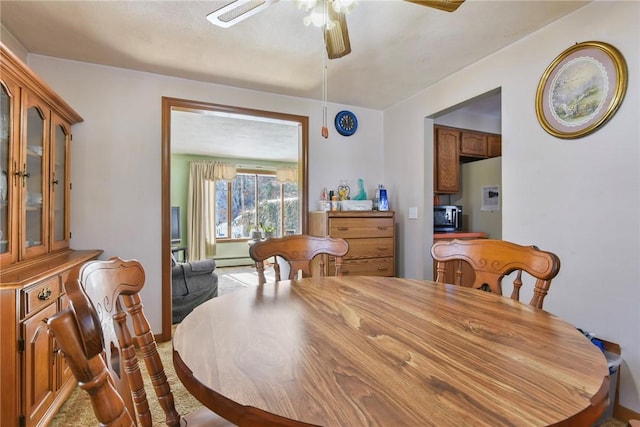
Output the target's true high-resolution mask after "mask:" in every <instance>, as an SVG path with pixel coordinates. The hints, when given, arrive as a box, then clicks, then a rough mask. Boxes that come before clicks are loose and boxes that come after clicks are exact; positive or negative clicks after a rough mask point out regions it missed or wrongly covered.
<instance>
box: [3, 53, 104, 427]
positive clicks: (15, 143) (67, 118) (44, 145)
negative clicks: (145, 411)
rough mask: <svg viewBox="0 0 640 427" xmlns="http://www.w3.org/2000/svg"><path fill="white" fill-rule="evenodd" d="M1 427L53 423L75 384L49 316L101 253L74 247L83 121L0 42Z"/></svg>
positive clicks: (59, 308)
mask: <svg viewBox="0 0 640 427" xmlns="http://www.w3.org/2000/svg"><path fill="white" fill-rule="evenodd" d="M0 66H1V67H0V107H1V108H0V322H1V323H0V384H2V393H1V394H0V425H1V426H3V427H4V426H7V427H32V426H44V425H49V424H50V422H51V418H52V417H53V415H55V413H56V412H57V410H58V409H59V408H60V406H62V403H63V402H64V401H65V400H66V398H67V397H68V396H69V394H70V393H71V391H72V390H73V388H74V387H75V384H76V382H75V381H74V380H73V378H72V375H71V371H70V370H69V369H68V367H67V365H66V362H65V359H64V357H63V356H62V354H60V352H59V351H58V348H57V346H56V341H55V340H54V339H53V338H51V337H50V336H49V333H48V328H47V319H48V318H49V317H51V316H52V315H54V314H55V313H57V312H58V311H60V310H62V309H64V308H65V307H66V305H67V299H66V297H65V291H64V283H65V281H66V280H67V278H68V277H69V276H70V275H72V274H74V272H76V271H77V270H78V268H79V266H81V265H82V264H84V263H85V262H87V261H89V260H92V259H96V258H97V257H98V256H99V255H100V254H101V253H102V251H100V250H89V251H76V250H72V249H70V242H71V220H70V210H71V209H70V197H71V161H70V160H71V156H70V148H71V139H72V135H71V127H72V126H73V125H74V124H75V123H78V122H81V121H82V117H80V115H78V113H76V112H75V111H74V110H73V109H72V108H71V107H70V106H69V105H68V104H67V103H66V102H65V101H64V100H63V99H62V98H60V97H59V96H58V95H57V94H56V93H55V92H54V91H53V90H51V88H50V87H49V86H47V84H46V83H45V82H43V81H42V80H41V79H40V78H39V77H38V76H37V75H36V74H35V73H34V72H33V71H31V70H30V69H29V68H28V67H27V66H26V64H24V63H23V62H22V61H21V60H20V59H19V58H17V57H16V56H15V55H14V54H13V53H12V52H11V51H9V50H8V49H7V48H6V47H5V46H4V45H2V44H1V43H0Z"/></svg>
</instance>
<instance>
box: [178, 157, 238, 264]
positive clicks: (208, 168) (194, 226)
mask: <svg viewBox="0 0 640 427" xmlns="http://www.w3.org/2000/svg"><path fill="white" fill-rule="evenodd" d="M235 177H236V167H235V165H231V164H229V163H223V162H212V161H200V162H191V163H190V164H189V193H188V201H187V233H188V236H189V252H188V253H189V259H190V260H191V261H198V260H202V259H207V258H211V257H212V256H214V255H215V253H216V246H215V244H216V240H215V239H216V216H215V206H216V192H215V188H216V186H215V181H218V180H233V179H235Z"/></svg>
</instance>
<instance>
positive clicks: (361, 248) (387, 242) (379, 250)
mask: <svg viewBox="0 0 640 427" xmlns="http://www.w3.org/2000/svg"><path fill="white" fill-rule="evenodd" d="M347 241H348V242H349V252H347V256H345V257H344V259H345V260H347V259H357V258H384V257H392V256H393V253H394V247H393V237H381V238H366V239H347Z"/></svg>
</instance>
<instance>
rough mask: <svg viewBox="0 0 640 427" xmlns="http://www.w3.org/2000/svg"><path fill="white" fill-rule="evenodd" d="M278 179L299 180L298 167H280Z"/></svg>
mask: <svg viewBox="0 0 640 427" xmlns="http://www.w3.org/2000/svg"><path fill="white" fill-rule="evenodd" d="M276 181H278V182H298V168H296V167H291V168H280V169H278V170H276Z"/></svg>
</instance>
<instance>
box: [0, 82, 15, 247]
mask: <svg viewBox="0 0 640 427" xmlns="http://www.w3.org/2000/svg"><path fill="white" fill-rule="evenodd" d="M12 105H13V102H12V97H11V95H10V93H9V90H8V89H7V87H5V85H4V84H0V257H4V256H8V254H9V250H10V247H9V239H10V237H11V236H9V231H10V229H9V226H10V221H11V212H10V206H11V205H10V204H9V196H10V194H9V191H10V184H11V179H9V176H10V175H9V165H10V162H9V160H10V158H11V153H10V149H11V144H10V143H9V140H10V137H11V136H12V135H11V130H12V126H11V119H12V114H11V113H12V109H11V107H12Z"/></svg>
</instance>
